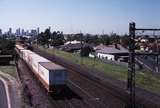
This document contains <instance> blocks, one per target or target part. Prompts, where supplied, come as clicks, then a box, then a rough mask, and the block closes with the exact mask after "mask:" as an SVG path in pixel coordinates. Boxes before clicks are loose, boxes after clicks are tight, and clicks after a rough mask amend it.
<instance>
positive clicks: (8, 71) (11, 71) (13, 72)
mask: <svg viewBox="0 0 160 108" xmlns="http://www.w3.org/2000/svg"><path fill="white" fill-rule="evenodd" d="M0 71H1V72H4V73H6V74H9V75H11V76H13V77H16V67H15V66H14V65H6V66H0Z"/></svg>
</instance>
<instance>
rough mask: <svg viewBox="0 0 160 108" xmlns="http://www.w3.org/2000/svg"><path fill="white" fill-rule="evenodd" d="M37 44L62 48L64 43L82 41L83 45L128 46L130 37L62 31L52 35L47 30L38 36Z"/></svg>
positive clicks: (114, 34)
mask: <svg viewBox="0 0 160 108" xmlns="http://www.w3.org/2000/svg"><path fill="white" fill-rule="evenodd" d="M36 39H37V43H38V44H40V45H42V46H45V45H46V46H47V47H49V46H54V47H57V46H60V45H64V42H66V41H74V40H77V41H82V42H83V43H88V44H93V45H98V44H101V43H103V44H104V45H110V44H114V43H117V44H122V45H124V46H126V47H127V46H128V45H129V44H128V43H129V39H128V35H127V34H125V35H122V36H120V35H117V34H116V33H111V34H110V35H108V34H103V35H92V34H83V33H77V34H68V35H64V34H63V32H60V31H54V32H53V33H51V31H50V30H49V29H46V30H45V31H44V32H41V33H40V34H39V35H38V36H37V38H36Z"/></svg>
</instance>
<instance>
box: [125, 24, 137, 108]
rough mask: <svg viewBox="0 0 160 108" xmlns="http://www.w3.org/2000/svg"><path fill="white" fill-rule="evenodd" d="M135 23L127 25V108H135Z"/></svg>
mask: <svg viewBox="0 0 160 108" xmlns="http://www.w3.org/2000/svg"><path fill="white" fill-rule="evenodd" d="M135 30H136V28H135V23H134V22H133V23H130V24H129V37H130V45H129V61H128V84H127V88H128V91H129V95H130V103H129V108H135Z"/></svg>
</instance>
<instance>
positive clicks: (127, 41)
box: [121, 34, 130, 48]
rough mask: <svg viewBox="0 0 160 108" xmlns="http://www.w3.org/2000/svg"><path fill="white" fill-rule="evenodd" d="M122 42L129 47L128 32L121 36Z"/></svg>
mask: <svg viewBox="0 0 160 108" xmlns="http://www.w3.org/2000/svg"><path fill="white" fill-rule="evenodd" d="M121 44H122V46H124V47H125V48H127V47H128V46H129V44H130V38H129V36H128V35H127V34H125V35H124V36H122V37H121Z"/></svg>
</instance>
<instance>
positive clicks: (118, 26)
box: [0, 0, 160, 34]
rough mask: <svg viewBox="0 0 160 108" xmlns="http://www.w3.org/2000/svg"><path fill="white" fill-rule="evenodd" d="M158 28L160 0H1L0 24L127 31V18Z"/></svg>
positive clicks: (97, 31) (68, 30)
mask: <svg viewBox="0 0 160 108" xmlns="http://www.w3.org/2000/svg"><path fill="white" fill-rule="evenodd" d="M133 21H134V22H136V26H138V27H146V28H147V27H150V28H151V27H152V28H160V0H0V28H1V29H3V31H7V30H8V29H9V27H12V28H13V31H14V30H15V29H16V28H19V27H20V28H24V29H35V28H37V27H40V30H41V31H43V30H44V29H45V28H47V27H49V26H51V29H52V31H53V30H56V31H57V30H60V31H63V32H64V33H79V32H82V33H91V34H101V33H111V32H115V33H118V34H124V33H128V24H129V22H133Z"/></svg>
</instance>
